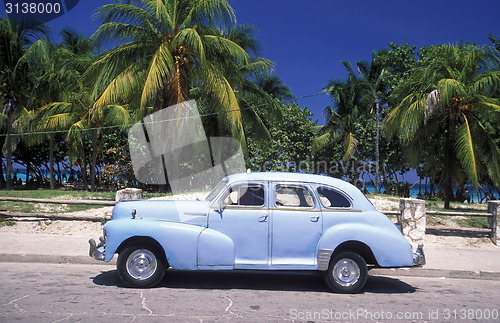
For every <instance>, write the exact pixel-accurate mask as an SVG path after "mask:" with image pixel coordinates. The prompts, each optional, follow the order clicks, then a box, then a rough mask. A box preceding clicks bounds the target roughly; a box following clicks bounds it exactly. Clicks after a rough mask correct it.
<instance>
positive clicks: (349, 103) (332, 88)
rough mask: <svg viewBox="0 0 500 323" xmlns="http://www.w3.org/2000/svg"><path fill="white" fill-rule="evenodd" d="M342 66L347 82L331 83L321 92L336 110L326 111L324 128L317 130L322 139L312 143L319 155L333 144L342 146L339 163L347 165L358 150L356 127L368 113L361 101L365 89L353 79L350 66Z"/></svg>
mask: <svg viewBox="0 0 500 323" xmlns="http://www.w3.org/2000/svg"><path fill="white" fill-rule="evenodd" d="M342 63H343V64H344V66H345V68H346V69H347V72H348V77H347V80H346V81H341V80H334V81H330V82H329V83H328V85H327V86H326V87H325V89H324V91H326V92H327V93H328V94H330V96H331V97H332V99H333V102H334V104H335V108H332V107H327V108H326V109H325V111H324V113H325V116H326V125H325V126H324V127H322V129H321V130H320V133H321V135H320V136H319V137H318V138H316V139H315V140H314V141H313V150H314V151H318V150H320V149H323V148H325V147H327V146H328V145H330V144H332V143H335V142H342V143H343V148H344V155H343V157H342V161H344V162H346V161H348V160H349V159H350V158H352V157H353V156H354V154H355V153H356V149H357V147H358V143H359V140H358V138H357V132H358V129H357V126H356V123H357V122H358V121H359V119H360V117H361V116H362V115H363V114H364V113H365V112H366V110H367V107H366V103H365V102H364V101H363V97H364V96H365V94H366V91H367V85H366V82H365V81H364V80H363V79H361V78H359V77H358V76H357V75H356V73H355V72H354V70H353V68H352V66H351V64H350V63H349V62H346V61H342Z"/></svg>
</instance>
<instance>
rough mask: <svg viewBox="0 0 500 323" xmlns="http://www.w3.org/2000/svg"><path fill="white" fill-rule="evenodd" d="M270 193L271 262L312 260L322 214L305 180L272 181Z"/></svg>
mask: <svg viewBox="0 0 500 323" xmlns="http://www.w3.org/2000/svg"><path fill="white" fill-rule="evenodd" d="M271 187H272V188H273V189H272V192H273V195H272V197H271V199H270V200H271V202H270V203H271V208H270V211H271V225H272V230H271V241H272V242H271V264H272V265H273V266H283V265H306V266H309V265H310V266H313V265H315V264H316V246H317V244H318V241H319V238H320V237H321V234H322V230H323V227H322V216H321V211H320V209H319V208H317V202H316V201H315V198H314V195H313V193H312V190H311V187H310V186H309V185H308V184H292V183H273V184H271Z"/></svg>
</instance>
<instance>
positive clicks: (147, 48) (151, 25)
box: [86, 0, 249, 140]
mask: <svg viewBox="0 0 500 323" xmlns="http://www.w3.org/2000/svg"><path fill="white" fill-rule="evenodd" d="M133 3H135V4H136V5H132V4H124V3H116V4H110V5H105V6H102V7H101V8H100V9H99V11H98V12H97V14H96V15H97V17H100V18H101V19H102V21H103V24H102V25H101V26H100V27H99V29H98V30H97V31H96V33H95V34H94V37H95V39H96V40H97V41H99V42H100V41H103V40H112V41H118V42H121V44H120V45H118V46H116V47H114V48H112V49H111V50H109V51H107V52H105V53H103V54H102V55H101V56H100V57H99V58H98V59H97V60H96V62H95V63H94V64H92V66H91V67H90V69H89V70H88V71H87V73H86V80H92V81H94V84H95V85H94V87H93V92H92V96H93V97H94V98H95V99H96V103H95V104H96V106H105V105H108V104H114V103H117V102H122V101H123V100H129V102H131V103H134V99H135V98H137V99H135V101H136V102H135V103H134V105H136V106H138V107H140V109H141V110H143V109H145V108H147V107H149V106H152V107H154V108H155V109H161V108H165V107H168V106H170V105H173V104H176V103H180V102H183V101H186V100H188V99H190V98H191V93H190V89H191V86H192V85H193V84H195V83H196V82H197V84H202V85H203V87H204V88H205V89H206V92H210V93H211V94H212V95H213V97H215V98H217V101H218V104H217V109H218V111H221V112H224V113H222V114H221V116H222V117H223V118H225V122H223V124H226V125H228V126H229V127H230V130H231V132H232V134H233V135H234V136H235V137H236V138H239V139H241V140H243V139H244V137H245V136H244V132H243V126H242V120H241V112H240V110H239V104H238V100H237V97H236V95H235V93H234V88H233V86H232V84H231V83H230V81H229V80H228V78H226V75H224V74H223V72H222V71H225V70H226V69H225V68H224V66H222V65H223V64H224V62H225V63H227V64H229V65H230V64H236V65H237V66H239V67H242V66H244V65H246V64H247V63H249V55H248V53H247V52H246V51H245V50H244V49H243V48H242V47H241V46H239V45H238V44H237V43H235V42H234V41H231V40H229V39H228V38H225V37H223V36H220V33H219V32H218V31H217V29H219V30H225V29H226V30H227V27H228V26H230V24H232V23H234V21H235V16H234V12H233V10H232V8H231V7H230V5H229V4H228V2H227V1H226V0H137V1H134V2H133ZM221 59H224V62H221Z"/></svg>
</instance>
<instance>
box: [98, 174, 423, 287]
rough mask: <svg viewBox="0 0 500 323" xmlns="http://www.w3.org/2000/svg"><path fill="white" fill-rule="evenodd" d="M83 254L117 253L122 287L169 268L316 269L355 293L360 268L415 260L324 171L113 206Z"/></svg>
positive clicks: (395, 234) (384, 221) (242, 178)
mask: <svg viewBox="0 0 500 323" xmlns="http://www.w3.org/2000/svg"><path fill="white" fill-rule="evenodd" d="M89 242H90V256H92V257H94V258H95V259H98V260H104V261H106V262H108V261H110V260H111V259H112V258H113V256H114V254H115V253H118V261H117V269H118V275H119V276H120V279H121V280H122V281H123V282H124V283H125V284H126V285H128V286H132V287H150V286H153V285H156V284H157V283H159V282H160V281H161V280H162V278H163V276H164V274H165V271H166V270H167V269H168V268H172V269H178V270H228V269H252V270H319V271H322V272H323V273H324V277H325V280H326V283H327V284H328V286H329V287H330V288H332V289H333V290H335V291H338V292H342V293H355V292H358V291H359V290H360V289H361V288H362V287H363V286H364V284H365V282H366V279H367V276H368V268H371V267H409V266H422V265H423V264H425V256H424V253H423V248H422V246H419V247H418V248H417V250H416V252H415V253H412V247H411V245H410V244H409V243H408V242H407V241H406V239H405V238H404V237H403V235H402V234H401V232H400V231H399V230H398V228H397V227H396V226H395V225H394V224H393V223H392V222H391V220H389V219H388V218H387V217H386V216H385V215H384V214H382V213H380V212H378V211H377V210H376V209H375V208H374V207H373V205H372V204H371V203H370V201H369V200H368V199H367V198H366V197H365V196H364V195H363V194H362V193H361V192H360V191H359V190H358V189H357V188H356V187H355V186H353V185H351V184H349V183H347V182H344V181H342V180H339V179H334V178H331V177H327V176H320V175H310V174H297V173H243V174H234V175H230V176H227V177H226V178H224V179H223V180H222V181H221V182H220V183H219V184H218V185H217V186H216V187H215V188H214V189H213V190H212V191H211V192H210V193H209V194H208V196H207V197H206V199H205V200H201V201H129V202H121V203H118V204H117V205H116V206H115V207H114V209H113V215H112V219H111V220H110V221H108V222H107V223H106V224H105V225H104V237H101V238H100V243H99V244H96V242H95V241H94V240H90V241H89Z"/></svg>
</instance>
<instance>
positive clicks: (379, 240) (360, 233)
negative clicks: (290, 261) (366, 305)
mask: <svg viewBox="0 0 500 323" xmlns="http://www.w3.org/2000/svg"><path fill="white" fill-rule="evenodd" d="M346 243H349V244H350V245H351V246H353V247H355V246H356V247H359V246H360V245H359V244H356V243H362V244H364V245H366V246H367V247H368V248H369V250H370V251H371V253H372V254H373V257H375V261H376V264H378V265H379V266H380V267H406V266H412V265H413V255H412V248H411V245H410V244H409V243H408V241H406V239H405V238H404V237H403V235H402V234H401V233H400V232H398V231H397V230H389V229H386V228H378V229H377V230H374V228H373V226H370V225H365V224H353V223H348V224H340V225H336V226H335V227H332V228H330V229H328V230H327V231H326V232H325V233H324V234H323V236H322V237H321V239H320V241H319V243H318V252H319V254H321V251H322V250H331V251H332V252H333V251H335V250H339V248H338V247H339V246H341V245H342V244H344V245H343V246H344V247H345V246H349V244H346ZM340 249H342V250H344V249H345V248H343V247H342V246H341V247H340ZM351 251H355V250H351ZM323 253H324V252H323ZM362 253H364V254H365V257H369V256H370V255H369V254H368V255H367V250H362ZM366 260H367V261H370V259H366Z"/></svg>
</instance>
